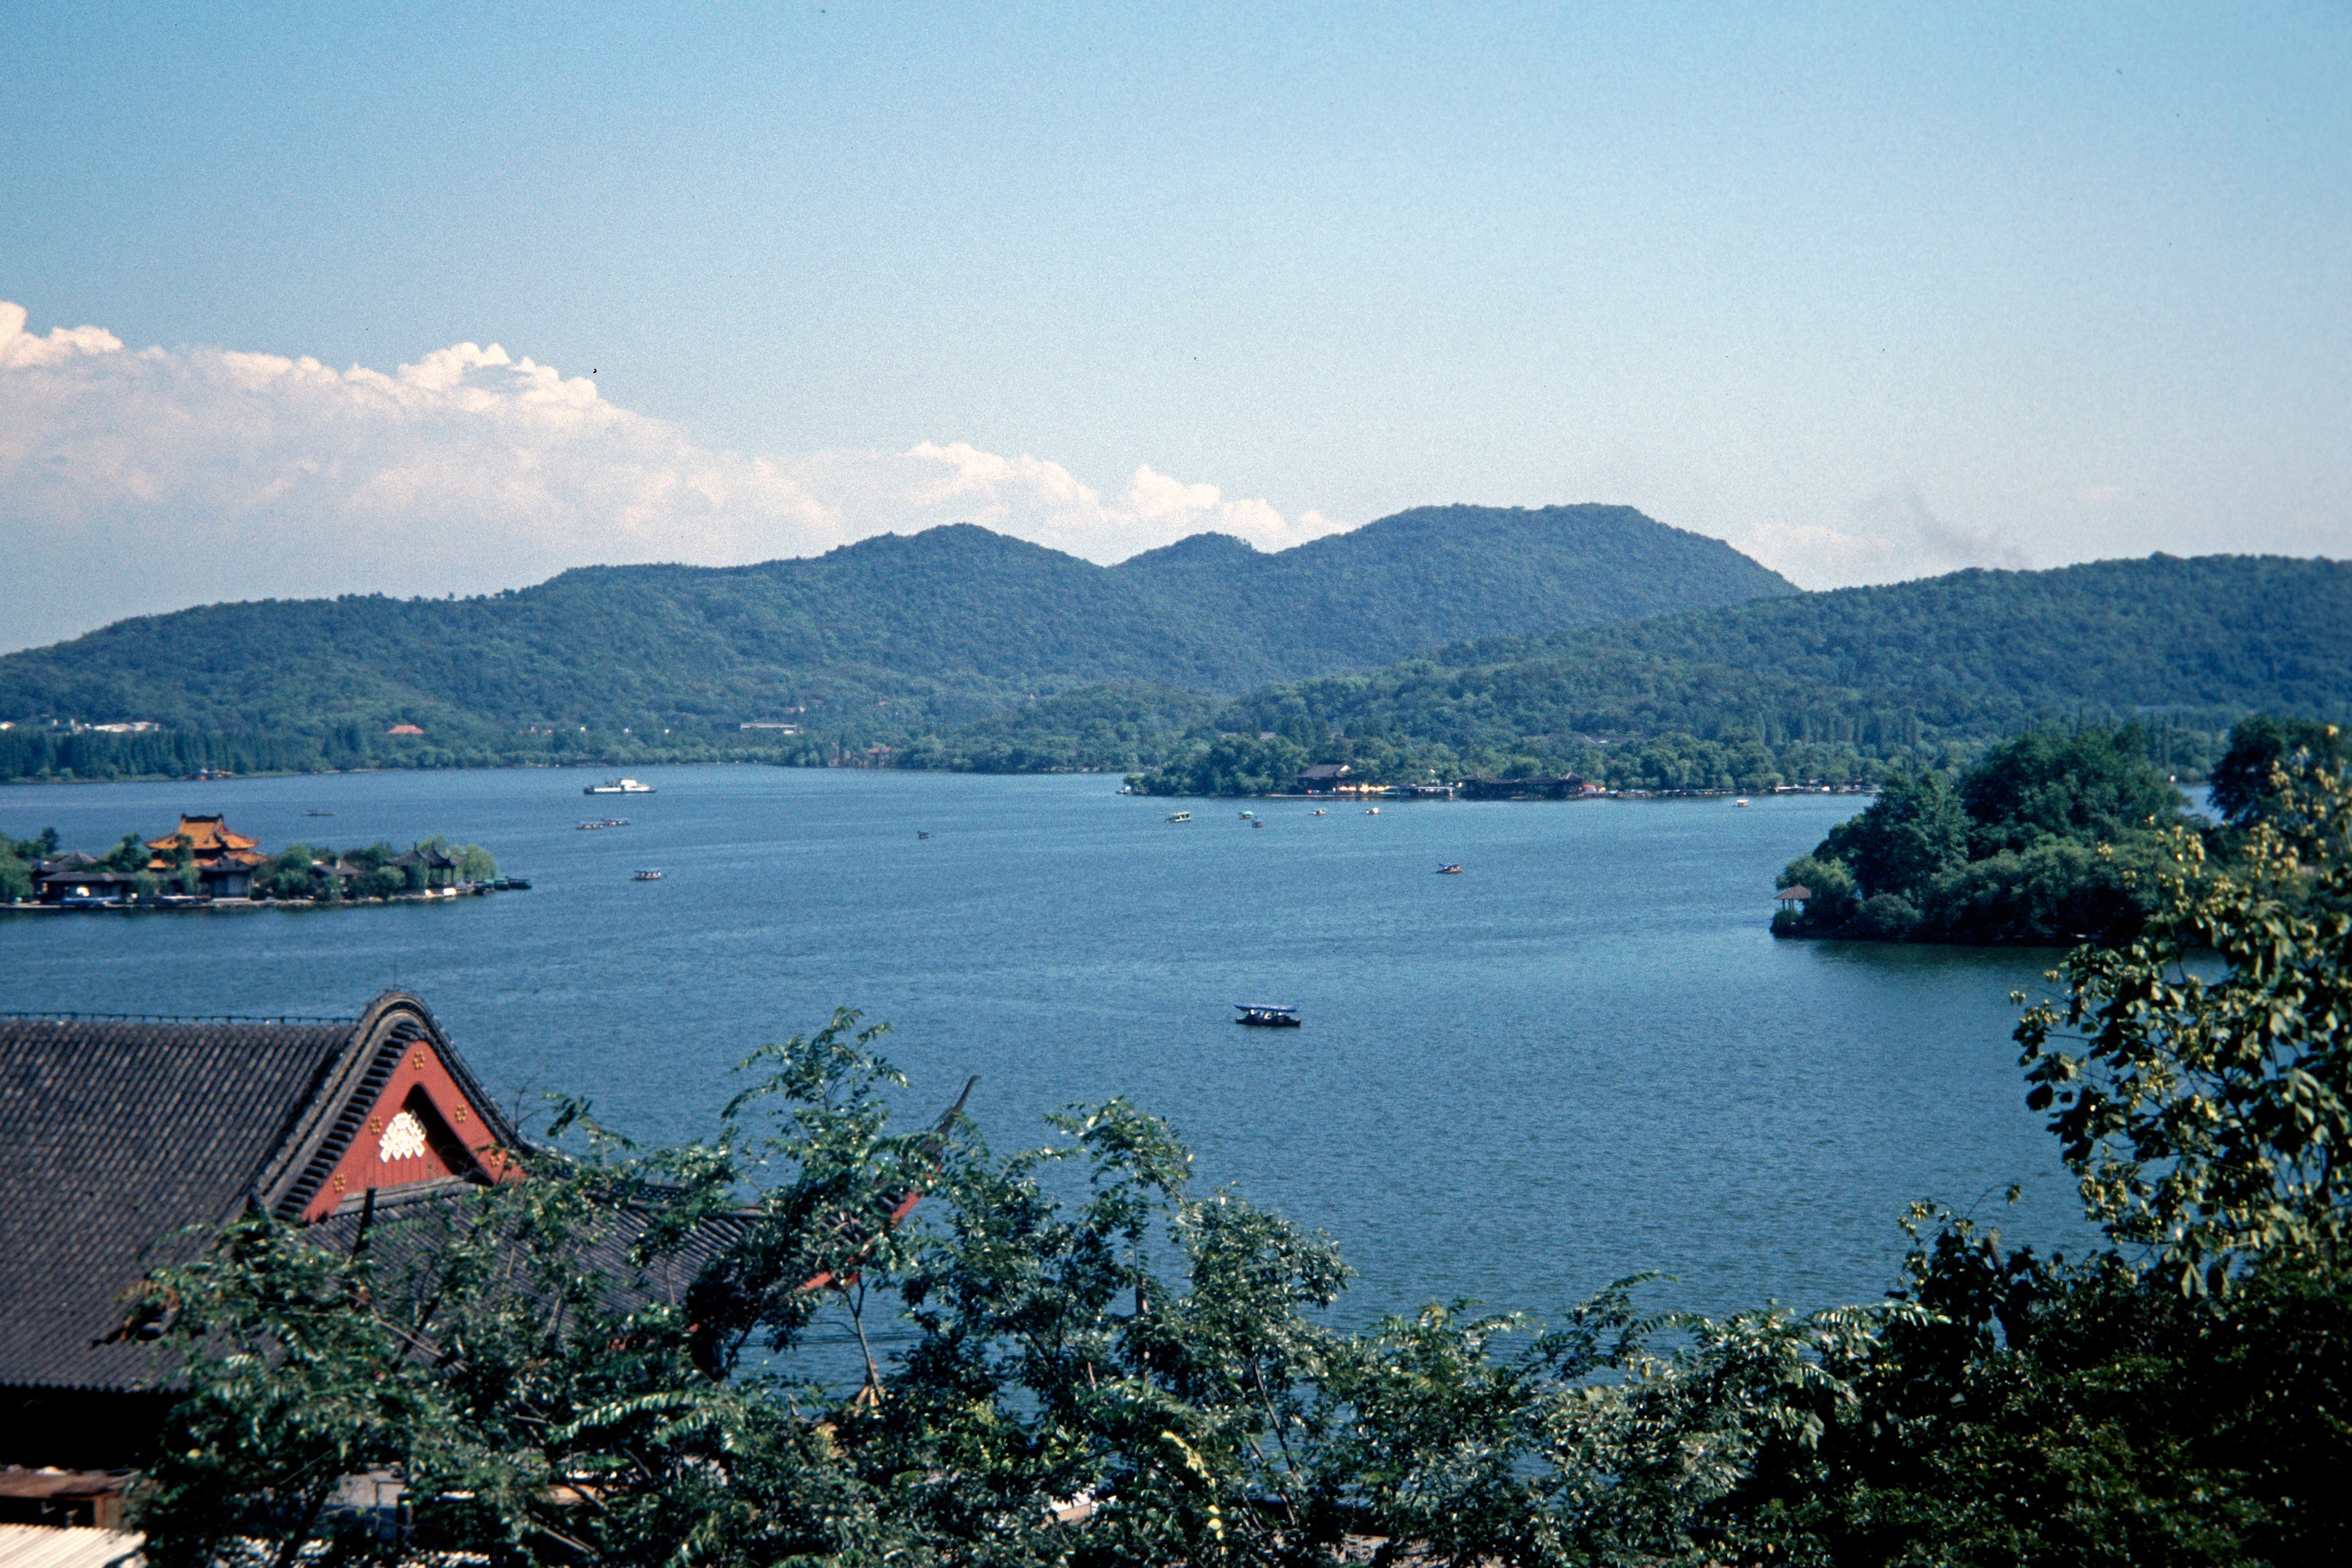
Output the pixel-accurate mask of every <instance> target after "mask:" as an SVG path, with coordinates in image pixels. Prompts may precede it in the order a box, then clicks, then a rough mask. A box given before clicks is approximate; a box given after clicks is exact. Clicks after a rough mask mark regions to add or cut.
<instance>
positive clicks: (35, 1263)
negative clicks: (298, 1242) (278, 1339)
mask: <svg viewBox="0 0 2352 1568" xmlns="http://www.w3.org/2000/svg"><path fill="white" fill-rule="evenodd" d="M193 820H195V821H197V822H200V823H201V822H203V821H205V819H204V818H196V819H193ZM211 820H212V821H213V822H215V824H216V823H217V821H218V819H217V818H213V819H211ZM227 837H234V836H233V835H232V836H227ZM249 842H250V841H249V840H247V843H249ZM232 852H233V847H232ZM519 1147H520V1142H519V1139H518V1137H517V1134H516V1132H515V1130H514V1129H513V1127H512V1126H510V1125H509V1122H508V1121H507V1119H506V1117H505V1116H503V1115H502V1114H500V1112H499V1109H498V1107H497V1105H496V1104H495V1103H494V1102H493V1101H492V1100H490V1098H489V1096H488V1095H487V1094H486V1093H484V1092H483V1090H482V1088H481V1086H480V1084H479V1083H478V1082H477V1081H476V1080H475V1079H474V1076H473V1074H472V1073H471V1072H469V1071H468V1070H467V1067H466V1064H465V1063H464V1062H463V1061H462V1060H460V1059H459V1058H458V1057H457V1053H456V1051H454V1050H453V1049H451V1048H450V1046H449V1042H448V1040H447V1039H446V1037H444V1036H443V1034H442V1032H441V1029H440V1026H438V1025H437V1024H436V1023H435V1021H434V1019H433V1016H432V1014H431V1013H429V1012H427V1011H426V1009H425V1005H424V1004H423V1003H421V1002H419V1001H418V1000H417V999H416V998H415V997H414V996H410V995H407V994H403V993H399V992H387V993H385V994H383V995H381V996H379V997H377V998H376V999H375V1001H374V1002H373V1003H372V1004H370V1005H369V1006H368V1008H367V1010H366V1011H365V1012H364V1013H362V1015H361V1016H359V1017H358V1018H356V1019H345V1020H341V1021H308V1022H298V1021H293V1020H210V1021H189V1022H176V1023H175V1022H152V1021H144V1020H131V1019H115V1018H100V1017H81V1016H55V1017H9V1018H0V1463H13V1464H22V1465H33V1466H41V1465H51V1466H64V1467H68V1468H72V1467H85V1468H97V1467H120V1466H122V1465H126V1464H130V1463H132V1462H135V1459H136V1458H137V1452H138V1447H139V1444H140V1442H141V1441H142V1440H143V1439H144V1438H145V1437H146V1436H148V1435H149V1434H151V1433H152V1431H153V1430H154V1428H155V1425H156V1420H157V1417H158V1415H160V1413H161V1410H162V1406H163V1402H164V1401H165V1400H166V1399H167V1398H168V1397H169V1396H168V1394H162V1393H157V1392H154V1389H155V1388H156V1387H157V1386H158V1385H159V1384H164V1383H168V1380H169V1374H170V1369H169V1367H167V1366H163V1365H159V1364H158V1363H157V1361H156V1359H155V1354H154V1352H152V1350H151V1349H150V1348H149V1347H148V1346H147V1345H146V1344H145V1343H144V1342H142V1340H141V1338H140V1335H139V1334H138V1332H137V1331H133V1330H131V1329H129V1328H127V1327H126V1324H125V1321H124V1302H125V1299H126V1295H127V1293H128V1292H130V1291H131V1290H132V1289H134V1288H135V1287H136V1286H137V1285H138V1284H139V1282H140V1280H141V1279H142V1278H143V1277H144V1276H145V1275H146V1273H147V1272H148V1271H149V1270H150V1269H151V1268H155V1267H157V1266H159V1265H163V1264H170V1263H175V1262H178V1261H181V1260H183V1259H184V1258H187V1257H189V1256H192V1255H193V1253H194V1251H195V1250H197V1249H198V1248H200V1247H202V1246H203V1245H204V1244H205V1239H206V1237H208V1236H209V1234H210V1233H212V1232H213V1231H215V1230H216V1229H217V1228H218V1227H219V1226H221V1225H223V1224H225V1223H226V1222H227V1221H228V1220H230V1219H233V1218H235V1217H236V1215H238V1214H240V1213H242V1212H244V1211H245V1210H246V1209H247V1206H248V1205H258V1206H259V1207H262V1208H265V1209H267V1210H268V1211H269V1212H271V1213H273V1214H277V1215H281V1216H282V1217H284V1218H286V1219H289V1220H295V1221H310V1222H324V1223H322V1224H321V1225H320V1234H321V1237H322V1238H323V1239H325V1240H326V1241H327V1242H328V1243H329V1244H332V1237H334V1235H335V1233H336V1231H337V1228H338V1226H342V1227H344V1228H348V1227H349V1226H350V1225H351V1223H352V1219H353V1217H354V1216H355V1215H358V1214H359V1213H360V1212H361V1211H362V1209H364V1210H365V1211H367V1212H369V1213H375V1212H378V1211H379V1210H383V1209H386V1208H388V1207H390V1206H394V1205H400V1204H402V1203H404V1202H411V1201H415V1200H418V1199H429V1198H431V1197H434V1196H436V1195H438V1194H446V1193H450V1192H453V1191H455V1190H457V1188H458V1186H459V1185H460V1184H467V1183H487V1182H492V1181H497V1180H499V1179H501V1178H502V1177H504V1176H506V1175H508V1174H510V1172H509V1160H510V1158H511V1155H512V1152H513V1151H514V1150H516V1149H517V1148H519Z"/></svg>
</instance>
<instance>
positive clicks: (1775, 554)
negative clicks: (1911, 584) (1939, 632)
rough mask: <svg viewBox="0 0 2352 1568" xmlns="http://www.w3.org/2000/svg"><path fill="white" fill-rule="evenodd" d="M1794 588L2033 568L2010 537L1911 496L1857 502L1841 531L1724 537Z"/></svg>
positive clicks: (1775, 527)
mask: <svg viewBox="0 0 2352 1568" xmlns="http://www.w3.org/2000/svg"><path fill="white" fill-rule="evenodd" d="M1730 543H1731V545H1732V547H1733V548H1734V549H1737V550H1742V551H1745V552H1747V553H1748V554H1749V555H1752V556H1754V557H1755V558H1756V559H1757V560H1759V561H1761V562H1762V563H1764V564H1765V565H1767V566H1769V567H1771V568H1772V569H1773V570H1774V571H1775V572H1778V573H1780V574H1781V575H1782V576H1784V577H1786V578H1788V579H1789V580H1790V582H1792V583H1795V584H1798V585H1799V586H1800V587H1806V588H1820V587H1830V586H1844V585H1847V584H1864V583H1899V582H1906V581H1908V580H1910V579H1912V578H1915V577H1932V576H1934V575H1936V574H1938V573H1943V572H1956V571H1958V570H1959V569H1960V568H1962V567H1965V566H2000V567H2010V568H2014V569H2023V568H2026V567H2030V566H2032V564H2033V563H2032V560H2031V559H2029V558H2028V556H2027V555H2026V553H2025V552H2024V551H2023V550H2022V549H2021V548H2020V547H2019V545H2018V543H2017V542H2016V541H2015V540H2014V539H2012V538H2011V536H2010V535H2009V533H2008V531H2006V530H2003V529H1998V528H1986V529H1977V528H1969V527H1967V526H1965V525H1962V524H1958V523H1953V522H1950V521H1946V520H1945V519H1943V518H1941V517H1938V516H1937V514H1936V513H1935V512H1934V511H1933V510H1930V509H1929V508H1928V506H1927V501H1926V500H1925V499H1923V498H1922V497H1921V496H1920V494H1919V492H1918V491H1917V490H1916V489H1908V488H1902V489H1885V490H1881V491H1879V492H1877V493H1876V494H1874V495H1872V496H1870V497H1867V498H1866V499H1864V500H1862V501H1860V502H1858V503H1856V504H1855V505H1854V507H1853V509H1852V511H1851V512H1850V514H1849V516H1848V519H1847V521H1846V522H1845V524H1844V526H1843V527H1832V526H1830V525H1827V524H1823V523H1769V522H1768V523H1758V524H1754V525H1752V526H1750V527H1748V528H1747V529H1745V530H1743V531H1739V532H1737V533H1734V534H1732V535H1731V536H1730Z"/></svg>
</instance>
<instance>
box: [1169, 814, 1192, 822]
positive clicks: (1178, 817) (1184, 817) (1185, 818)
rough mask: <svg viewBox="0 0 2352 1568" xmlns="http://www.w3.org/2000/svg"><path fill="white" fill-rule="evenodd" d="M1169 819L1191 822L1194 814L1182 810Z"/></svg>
mask: <svg viewBox="0 0 2352 1568" xmlns="http://www.w3.org/2000/svg"><path fill="white" fill-rule="evenodd" d="M1168 820H1169V821H1171V822H1190V821H1192V813H1191V812H1189V811H1180V812H1178V813H1177V814H1176V815H1175V816H1171V817H1170V818H1169V819H1168Z"/></svg>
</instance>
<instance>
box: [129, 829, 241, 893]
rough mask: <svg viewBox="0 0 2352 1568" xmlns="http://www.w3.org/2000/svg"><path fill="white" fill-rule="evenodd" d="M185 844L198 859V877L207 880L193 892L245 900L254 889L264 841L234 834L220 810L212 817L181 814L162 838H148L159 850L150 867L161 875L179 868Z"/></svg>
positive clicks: (150, 845) (150, 862) (149, 842)
mask: <svg viewBox="0 0 2352 1568" xmlns="http://www.w3.org/2000/svg"><path fill="white" fill-rule="evenodd" d="M147 847H148V848H150V849H152V850H154V851H155V858H153V859H152V860H150V861H148V862H147V868H148V869H149V870H150V871H154V872H157V873H159V874H160V873H164V872H169V871H173V870H176V869H177V868H179V864H180V851H181V849H182V847H185V848H186V849H187V850H188V852H189V853H190V854H191V855H193V856H194V858H195V869H196V876H197V878H198V879H199V880H200V881H201V882H202V883H203V887H202V889H190V890H191V891H196V890H201V891H203V892H205V893H208V894H210V895H211V896H212V897H214V898H215V899H242V898H244V897H246V896H247V894H249V893H250V892H252V891H253V872H254V868H256V867H257V866H259V865H260V864H261V862H262V859H263V856H262V854H261V840H260V839H258V838H247V837H246V836H245V835H244V834H242V833H231V832H230V831H229V830H228V826H227V824H226V822H225V821H224V820H223V819H222V816H221V814H220V813H217V812H215V814H213V815H212V816H188V815H187V814H186V813H185V812H183V813H181V814H180V826H178V827H176V828H174V829H173V830H172V831H171V832H170V833H167V834H165V835H164V836H163V837H161V838H150V839H149V840H147Z"/></svg>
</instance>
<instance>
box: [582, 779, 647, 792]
mask: <svg viewBox="0 0 2352 1568" xmlns="http://www.w3.org/2000/svg"><path fill="white" fill-rule="evenodd" d="M580 793H581V794H582V795H651V794H653V793H654V786H653V785H651V784H639V783H638V782H637V781H636V780H635V779H606V780H605V781H604V783H603V784H590V785H589V786H588V787H587V788H586V789H583V790H582V791H581V792H580Z"/></svg>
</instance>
